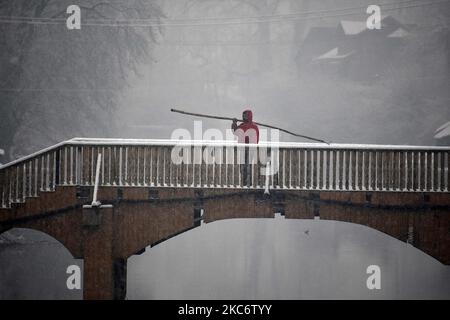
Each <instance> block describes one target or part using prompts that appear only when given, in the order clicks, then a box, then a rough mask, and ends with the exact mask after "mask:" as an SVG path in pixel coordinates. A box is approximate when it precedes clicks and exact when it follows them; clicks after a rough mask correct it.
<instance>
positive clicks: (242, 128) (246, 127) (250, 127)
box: [231, 110, 259, 186]
mask: <svg viewBox="0 0 450 320" xmlns="http://www.w3.org/2000/svg"><path fill="white" fill-rule="evenodd" d="M242 120H243V122H242V123H241V124H240V125H237V119H233V123H232V125H231V129H233V132H234V134H235V135H236V136H237V137H238V142H239V143H246V144H248V143H252V144H253V143H254V144H257V143H258V142H259V129H258V126H257V125H256V124H255V123H254V122H253V113H252V111H251V110H245V111H244V112H243V113H242ZM240 167H241V173H242V176H243V179H242V180H243V185H245V186H248V185H249V184H250V182H251V177H252V167H251V165H250V161H249V150H248V148H247V147H246V148H245V160H244V164H241V166H240Z"/></svg>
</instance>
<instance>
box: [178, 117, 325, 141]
mask: <svg viewBox="0 0 450 320" xmlns="http://www.w3.org/2000/svg"><path fill="white" fill-rule="evenodd" d="M170 111H172V112H176V113H181V114H186V115H189V116H195V117H202V118H211V119H219V120H234V119H235V118H231V117H220V116H212V115H208V114H202V113H193V112H187V111H182V110H177V109H170ZM237 121H239V122H244V121H243V120H239V119H237ZM255 124H257V125H259V126H261V127H267V128H271V129H277V130H280V131H283V132H286V133H288V134H291V135H293V136H296V137H301V138H305V139H309V140H313V141H317V142H322V143H326V144H329V143H328V142H326V141H325V140H321V139H316V138H312V137H308V136H304V135H302V134H298V133H294V132H291V131H288V130H285V129H282V128H278V127H275V126H271V125H268V124H264V123H260V122H255Z"/></svg>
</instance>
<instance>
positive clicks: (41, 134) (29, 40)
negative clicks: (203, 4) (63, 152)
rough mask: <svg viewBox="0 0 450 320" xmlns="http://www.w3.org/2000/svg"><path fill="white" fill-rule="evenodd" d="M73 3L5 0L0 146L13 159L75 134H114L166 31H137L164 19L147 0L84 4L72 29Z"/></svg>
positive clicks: (0, 29)
mask: <svg viewBox="0 0 450 320" xmlns="http://www.w3.org/2000/svg"><path fill="white" fill-rule="evenodd" d="M70 4H72V3H70V1H61V0H58V1H57V0H39V1H27V0H7V1H3V2H1V3H0V17H2V18H1V19H0V48H1V50H0V119H1V122H0V146H1V147H2V148H3V149H5V150H6V152H7V155H8V157H9V158H10V159H11V158H15V157H17V156H20V155H23V154H24V153H28V152H30V151H31V150H33V149H36V148H41V147H42V146H44V145H48V144H50V143H54V142H57V141H60V140H62V139H66V138H70V137H73V136H87V135H95V136H99V135H102V136H108V135H111V134H112V132H113V128H114V118H113V117H112V115H113V111H114V109H115V107H116V105H117V98H118V97H119V94H120V92H121V91H122V90H123V89H124V88H126V86H127V85H128V81H127V80H128V78H129V76H130V75H131V74H133V73H135V74H136V73H138V71H139V66H140V65H141V64H142V63H145V62H146V61H147V60H148V59H149V58H150V53H151V48H152V43H153V42H154V40H155V35H156V32H160V31H161V30H160V29H159V28H155V27H150V26H149V27H136V26H135V24H136V22H140V21H142V20H139V19H155V20H151V21H159V19H160V18H161V17H162V16H163V14H162V12H161V10H160V9H159V7H158V6H156V5H155V4H154V3H152V2H149V1H143V0H132V1H124V0H114V1H101V0H86V1H83V2H81V3H80V7H81V30H68V29H67V28H66V21H65V19H66V18H67V17H68V15H67V14H66V8H67V7H68V6H69V5H70ZM30 18H33V19H30ZM43 18H45V19H43ZM83 21H91V22H94V23H86V24H83ZM130 24H132V25H133V26H130Z"/></svg>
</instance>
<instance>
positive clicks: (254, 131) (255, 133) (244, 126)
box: [231, 110, 259, 143]
mask: <svg viewBox="0 0 450 320" xmlns="http://www.w3.org/2000/svg"><path fill="white" fill-rule="evenodd" d="M242 120H243V122H242V123H241V124H240V125H237V119H233V124H232V125H231V129H233V131H234V133H235V135H236V136H237V137H238V142H240V143H258V142H259V129H258V126H257V125H256V124H255V123H254V122H253V113H252V111H251V110H245V111H244V112H243V113H242ZM239 129H241V130H242V131H238V130H239Z"/></svg>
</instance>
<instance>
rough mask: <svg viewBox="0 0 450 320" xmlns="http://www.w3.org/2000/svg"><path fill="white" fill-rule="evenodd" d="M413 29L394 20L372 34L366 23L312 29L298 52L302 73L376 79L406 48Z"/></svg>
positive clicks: (382, 23)
mask: <svg viewBox="0 0 450 320" xmlns="http://www.w3.org/2000/svg"><path fill="white" fill-rule="evenodd" d="M410 30H411V26H406V25H403V24H402V23H400V22H399V21H397V20H396V19H395V18H393V17H391V16H387V17H385V18H383V19H382V20H381V29H379V30H377V29H374V30H370V29H368V28H367V27H366V21H349V20H342V21H340V23H339V25H338V26H337V27H336V28H332V27H315V28H311V29H310V31H309V33H308V34H307V36H306V37H305V40H304V41H303V43H302V45H301V48H300V50H299V53H298V56H297V61H298V65H299V68H300V72H302V71H307V72H322V73H325V74H336V75H338V76H341V77H346V78H351V79H354V80H364V79H366V80H367V79H371V78H376V77H377V76H379V75H380V74H382V73H383V72H385V71H386V70H387V69H389V66H390V63H392V59H393V58H394V55H395V53H396V52H397V51H398V50H399V49H400V48H401V47H402V46H403V45H404V44H405V39H407V37H408V35H409V34H410Z"/></svg>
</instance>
